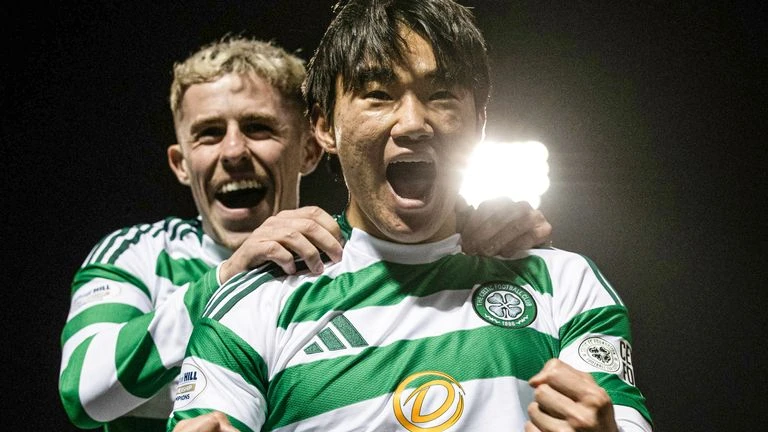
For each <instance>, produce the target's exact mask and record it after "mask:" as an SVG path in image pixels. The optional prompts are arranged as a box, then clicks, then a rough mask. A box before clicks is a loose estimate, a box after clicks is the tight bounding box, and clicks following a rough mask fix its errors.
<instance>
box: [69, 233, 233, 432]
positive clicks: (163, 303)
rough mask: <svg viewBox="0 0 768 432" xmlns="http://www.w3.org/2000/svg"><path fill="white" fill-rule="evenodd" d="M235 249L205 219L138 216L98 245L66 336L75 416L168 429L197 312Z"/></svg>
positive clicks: (77, 286) (82, 422) (87, 424)
mask: <svg viewBox="0 0 768 432" xmlns="http://www.w3.org/2000/svg"><path fill="white" fill-rule="evenodd" d="M230 253H231V252H230V251H229V250H227V249H225V248H223V247H222V246H219V245H217V244H215V243H214V242H213V241H212V240H211V239H210V238H209V237H208V236H206V235H204V234H203V230H202V225H201V221H200V219H199V218H198V219H193V220H182V219H179V218H167V219H165V220H163V221H159V222H157V223H154V224H142V225H135V226H132V227H128V228H125V229H122V230H118V231H115V232H113V233H111V234H109V235H107V236H106V237H104V238H103V239H102V240H101V241H100V242H99V243H98V244H97V245H96V246H95V247H94V248H93V250H92V251H91V253H90V254H89V255H88V257H87V258H86V259H85V262H84V263H83V264H82V266H81V267H80V269H79V270H78V271H77V273H76V274H75V277H74V280H73V282H72V294H71V295H72V297H71V304H70V311H69V315H68V317H67V322H66V324H65V326H64V329H63V331H62V335H61V344H62V359H61V372H60V377H59V393H60V396H61V399H62V402H63V404H64V408H65V410H66V411H67V414H68V415H69V417H70V419H71V420H72V422H73V423H74V424H75V425H77V426H78V427H81V428H95V427H99V426H100V425H103V424H106V423H108V425H106V427H105V429H106V430H109V431H142V432H147V431H153V430H157V431H160V430H165V424H166V422H167V420H168V415H169V414H170V412H171V408H172V406H173V401H172V396H173V391H174V389H175V385H174V381H175V379H176V377H177V376H178V372H179V367H180V365H181V361H182V360H183V358H184V350H185V347H186V344H187V341H188V340H189V336H190V335H191V334H192V328H193V317H194V318H195V319H196V318H197V317H199V316H200V313H201V311H202V308H203V306H204V305H205V303H206V302H207V301H208V299H209V298H210V295H211V294H212V293H213V291H214V290H215V289H216V288H218V280H217V279H216V269H215V266H216V265H217V264H219V263H220V262H221V261H223V260H224V259H226V258H227V257H228V256H229V255H230ZM196 281H197V282H196ZM118 417H120V418H119V419H118V420H116V421H113V420H115V419H116V418H118Z"/></svg>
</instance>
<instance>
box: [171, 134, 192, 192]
mask: <svg viewBox="0 0 768 432" xmlns="http://www.w3.org/2000/svg"><path fill="white" fill-rule="evenodd" d="M167 153H168V166H170V167H171V171H173V173H174V174H176V178H177V179H178V180H179V183H181V184H183V185H185V186H189V170H187V161H186V159H184V153H183V151H182V149H181V144H171V145H169V146H168V152H167Z"/></svg>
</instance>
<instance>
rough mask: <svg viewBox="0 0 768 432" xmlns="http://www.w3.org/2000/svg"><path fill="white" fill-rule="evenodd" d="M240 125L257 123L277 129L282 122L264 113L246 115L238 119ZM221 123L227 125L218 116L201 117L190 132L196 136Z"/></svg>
mask: <svg viewBox="0 0 768 432" xmlns="http://www.w3.org/2000/svg"><path fill="white" fill-rule="evenodd" d="M237 121H238V123H242V122H244V121H245V122H257V123H263V124H265V125H267V126H270V127H273V128H277V127H278V125H279V124H280V122H279V121H278V118H277V117H276V116H273V115H267V114H262V113H255V112H250V113H245V114H243V115H241V116H239V117H238V118H237ZM220 123H226V121H225V120H223V119H222V118H221V117H220V116H218V115H213V116H208V117H201V118H198V119H196V120H194V121H193V122H192V123H191V124H190V126H189V131H190V132H191V133H192V134H193V135H194V134H195V133H197V132H199V131H201V130H203V129H205V128H207V127H210V126H215V125H218V124H220Z"/></svg>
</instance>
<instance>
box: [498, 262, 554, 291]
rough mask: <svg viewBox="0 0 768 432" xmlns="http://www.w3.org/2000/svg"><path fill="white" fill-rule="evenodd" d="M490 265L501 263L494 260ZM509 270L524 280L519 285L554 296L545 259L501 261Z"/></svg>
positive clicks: (518, 282)
mask: <svg viewBox="0 0 768 432" xmlns="http://www.w3.org/2000/svg"><path fill="white" fill-rule="evenodd" d="M489 261H490V264H493V265H498V264H499V261H497V260H495V259H493V260H489ZM501 262H502V263H503V264H505V266H506V267H507V268H510V269H512V270H514V271H515V273H517V274H519V275H520V277H521V278H522V280H521V281H511V282H516V283H517V284H518V285H528V286H530V287H531V288H533V289H534V290H536V291H538V292H540V293H541V294H549V295H552V280H551V279H550V276H549V271H548V268H547V263H546V261H544V259H543V258H541V257H539V256H536V255H530V256H527V257H525V258H522V259H516V260H505V261H501Z"/></svg>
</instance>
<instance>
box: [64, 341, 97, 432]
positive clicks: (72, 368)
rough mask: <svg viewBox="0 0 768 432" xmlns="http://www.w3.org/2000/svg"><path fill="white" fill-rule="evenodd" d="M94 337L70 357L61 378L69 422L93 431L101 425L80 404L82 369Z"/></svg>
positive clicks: (82, 344) (81, 345) (76, 349)
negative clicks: (81, 366)
mask: <svg viewBox="0 0 768 432" xmlns="http://www.w3.org/2000/svg"><path fill="white" fill-rule="evenodd" d="M93 338H94V336H90V337H88V338H87V339H85V340H84V341H83V342H82V343H81V344H80V346H78V347H77V348H75V350H74V351H73V352H72V355H71V356H70V360H69V365H68V366H67V367H66V368H65V369H64V370H63V371H61V376H60V377H59V396H60V397H61V402H62V403H63V404H64V406H65V407H66V408H67V415H69V420H70V421H71V422H72V423H73V424H74V425H75V426H77V427H79V428H82V429H92V428H96V427H98V426H99V425H100V424H101V423H99V422H97V421H96V420H94V419H92V418H91V417H90V416H89V415H88V413H86V412H85V408H84V407H83V404H82V403H81V402H80V393H79V392H78V389H79V388H80V385H79V384H80V371H81V369H80V367H79V365H81V364H83V361H84V359H85V355H86V354H87V353H88V345H90V344H91V341H92V340H93Z"/></svg>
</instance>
